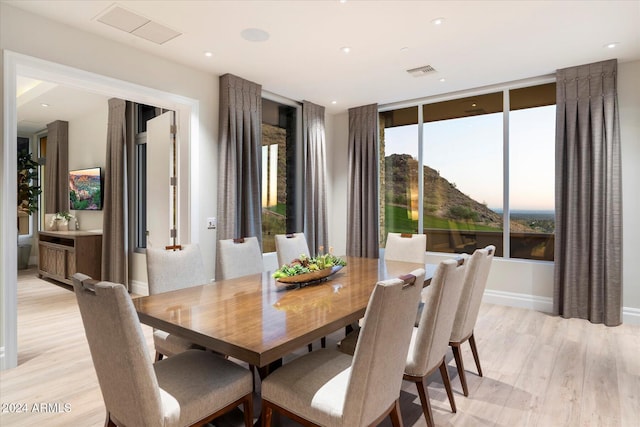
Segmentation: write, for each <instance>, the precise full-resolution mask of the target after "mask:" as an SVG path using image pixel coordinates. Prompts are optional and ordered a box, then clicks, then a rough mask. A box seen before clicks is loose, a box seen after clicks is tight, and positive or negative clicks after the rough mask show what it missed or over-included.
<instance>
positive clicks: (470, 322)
mask: <svg viewBox="0 0 640 427" xmlns="http://www.w3.org/2000/svg"><path fill="white" fill-rule="evenodd" d="M495 251H496V247H495V246H493V245H491V246H487V247H486V248H484V249H476V250H475V252H474V253H473V255H471V257H470V258H469V259H468V260H467V271H466V273H465V277H464V285H463V287H462V294H461V296H460V303H459V304H458V310H457V311H456V317H455V320H454V322H453V329H452V331H451V337H450V338H449V345H450V346H451V350H453V356H454V358H455V360H456V366H457V368H458V377H459V378H460V383H461V384H462V391H463V393H464V395H465V396H468V395H469V387H468V386H467V378H466V376H465V373H464V364H463V363H462V356H461V354H460V346H461V345H462V343H464V342H465V341H469V345H470V346H471V352H472V353H473V359H474V360H475V362H476V368H478V375H479V376H482V368H481V367H480V358H479V357H478V349H477V347H476V340H475V338H474V335H473V328H474V327H475V325H476V320H478V311H479V310H480V303H481V302H482V295H483V294H484V289H485V287H486V285H487V277H488V276H489V270H491V264H492V261H493V255H494V254H495Z"/></svg>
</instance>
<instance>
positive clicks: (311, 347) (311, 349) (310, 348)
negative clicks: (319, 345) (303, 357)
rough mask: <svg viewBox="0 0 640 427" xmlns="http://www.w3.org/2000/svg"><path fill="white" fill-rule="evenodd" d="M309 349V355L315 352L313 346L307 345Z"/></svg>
mask: <svg viewBox="0 0 640 427" xmlns="http://www.w3.org/2000/svg"><path fill="white" fill-rule="evenodd" d="M307 348H308V349H309V353H311V352H312V351H313V344H311V343H309V344H307Z"/></svg>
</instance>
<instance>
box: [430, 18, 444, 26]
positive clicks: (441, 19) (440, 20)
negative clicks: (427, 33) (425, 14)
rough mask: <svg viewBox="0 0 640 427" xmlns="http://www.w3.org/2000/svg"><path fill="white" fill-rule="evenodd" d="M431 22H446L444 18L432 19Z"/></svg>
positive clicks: (438, 23)
mask: <svg viewBox="0 0 640 427" xmlns="http://www.w3.org/2000/svg"><path fill="white" fill-rule="evenodd" d="M431 23H432V24H433V25H442V24H443V23H444V18H436V19H432V20H431Z"/></svg>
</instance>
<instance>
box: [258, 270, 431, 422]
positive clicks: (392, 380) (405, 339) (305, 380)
mask: <svg viewBox="0 0 640 427" xmlns="http://www.w3.org/2000/svg"><path fill="white" fill-rule="evenodd" d="M409 278H410V279H409ZM423 281H424V270H416V271H414V272H413V273H412V276H406V278H404V277H403V278H398V279H392V280H388V281H384V282H379V283H377V284H376V286H375V288H374V290H373V293H372V294H371V297H370V299H369V304H368V306H367V310H366V313H365V319H366V322H365V325H364V327H363V328H362V329H361V333H360V339H359V340H358V344H357V347H356V350H355V354H354V355H353V356H350V355H347V354H344V353H341V352H339V351H337V350H336V349H322V350H318V351H314V352H312V353H308V354H305V355H304V356H301V357H299V358H297V359H295V360H293V361H292V362H290V363H288V364H286V365H284V366H283V367H282V368H280V369H277V370H276V371H275V372H273V373H272V374H271V375H269V376H268V377H267V378H266V379H265V380H264V381H263V383H262V422H263V424H262V425H263V426H266V427H268V426H270V425H271V416H272V413H273V411H274V410H276V411H278V412H280V413H283V414H285V415H286V416H288V417H290V418H292V419H294V420H295V421H297V422H301V423H303V424H306V425H314V426H332V427H337V426H345V427H358V426H370V425H375V424H378V423H379V422H381V421H382V420H383V419H384V418H386V416H387V415H389V416H390V417H391V421H392V423H393V425H394V426H401V425H402V418H401V415H400V406H399V403H398V399H399V397H400V386H401V384H402V372H403V370H404V365H405V361H406V355H407V349H408V347H409V341H410V339H411V329H412V326H413V321H414V319H415V315H414V314H413V313H414V312H415V310H416V308H417V305H418V300H419V298H420V289H421V288H422V283H423Z"/></svg>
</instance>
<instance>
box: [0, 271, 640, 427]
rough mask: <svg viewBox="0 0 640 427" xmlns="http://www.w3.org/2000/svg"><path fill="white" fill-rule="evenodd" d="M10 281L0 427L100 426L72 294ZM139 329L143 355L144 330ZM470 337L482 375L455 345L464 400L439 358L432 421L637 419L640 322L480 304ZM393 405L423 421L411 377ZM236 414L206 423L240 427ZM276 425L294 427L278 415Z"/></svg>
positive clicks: (627, 422) (407, 419)
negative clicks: (12, 325) (14, 351)
mask: <svg viewBox="0 0 640 427" xmlns="http://www.w3.org/2000/svg"><path fill="white" fill-rule="evenodd" d="M18 282H19V283H18V346H19V355H18V359H19V360H18V362H19V365H18V367H17V368H14V369H11V370H8V371H4V372H1V373H0V401H1V402H2V405H3V406H2V409H8V407H7V406H6V405H9V404H11V403H13V404H26V405H27V412H26V413H6V412H5V413H0V425H2V426H12V427H13V426H34V425H40V426H101V425H103V422H104V414H105V410H104V404H103V402H102V396H101V394H100V389H99V387H98V382H97V379H96V375H95V372H94V370H93V365H92V362H91V357H90V355H89V348H88V346H87V342H86V339H85V337H84V329H83V326H82V321H81V320H80V313H79V311H78V308H77V305H76V300H75V297H74V295H73V293H72V292H71V291H69V290H68V289H65V288H62V287H59V286H56V285H54V284H52V283H49V282H45V281H42V280H39V279H37V278H35V276H34V271H33V270H30V271H21V272H19V279H18ZM105 327H108V325H105ZM143 330H144V332H145V336H146V337H147V342H148V345H149V357H152V354H153V345H152V339H151V329H150V328H149V327H146V326H143ZM340 337H341V334H340V333H339V332H337V333H335V334H333V335H331V336H329V337H328V341H329V344H328V345H335V342H336V341H337V340H338V339H340ZM476 340H477V342H478V348H479V352H480V360H481V362H482V367H483V370H484V377H482V378H480V377H478V376H477V375H476V374H475V366H474V364H473V358H472V356H471V352H470V350H469V349H468V346H467V345H464V346H463V350H464V351H463V358H464V361H465V362H466V367H467V380H468V382H469V389H470V396H469V397H468V398H465V397H464V396H463V395H462V393H461V387H460V383H459V381H458V378H457V376H456V373H455V367H454V366H455V365H454V363H453V361H452V360H451V359H452V356H451V355H449V357H448V360H449V373H450V375H451V377H452V384H453V387H454V392H455V398H456V403H457V405H458V412H457V413H456V414H452V413H451V412H450V408H449V404H448V401H447V398H446V394H445V392H444V389H443V387H442V384H441V382H440V378H439V374H438V373H436V374H435V375H434V376H433V377H431V378H430V379H429V393H430V396H431V403H432V406H433V411H434V417H435V422H436V425H437V426H510V427H511V426H539V427H556V426H580V427H582V426H584V427H587V426H623V427H627V426H629V427H632V426H638V425H640V326H633V325H622V326H619V327H616V328H607V327H604V326H602V325H594V324H591V323H589V322H587V321H584V320H576V319H570V320H567V319H562V318H558V317H554V316H550V315H547V314H544V313H539V312H535V311H531V310H524V309H517V308H510V307H502V306H497V305H488V304H484V305H483V306H482V309H481V312H480V317H479V319H478V323H477V325H476ZM303 351H304V350H301V352H303ZM292 357H295V355H293V356H292ZM255 400H256V403H258V397H257V396H256V399H255ZM40 403H44V404H48V406H47V407H46V409H47V410H49V411H50V410H52V409H53V410H55V409H59V412H54V413H52V412H35V411H34V405H36V409H41V410H42V408H40V406H38V405H39V404H40ZM56 403H57V404H59V405H58V408H56V405H55V404H56ZM51 404H53V405H51ZM65 404H66V407H65ZM255 409H256V411H259V406H258V405H256V408H255ZM401 409H402V415H403V419H404V424H405V426H413V427H423V426H425V425H426V423H425V420H424V417H423V416H422V411H421V408H420V400H419V398H418V396H417V392H416V389H415V385H413V384H411V383H407V382H405V383H404V385H403V391H402V394H401ZM256 413H257V412H256ZM237 415H238V414H236V415H233V414H232V415H231V416H227V417H225V418H223V419H220V420H216V422H215V423H214V424H216V425H218V426H235V425H241V424H242V422H241V418H240V417H239V416H237ZM282 424H283V425H285V426H294V425H296V424H294V423H293V422H290V421H288V420H286V419H283V420H282ZM383 425H384V426H389V425H390V423H389V422H388V421H385V422H384V423H383Z"/></svg>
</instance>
